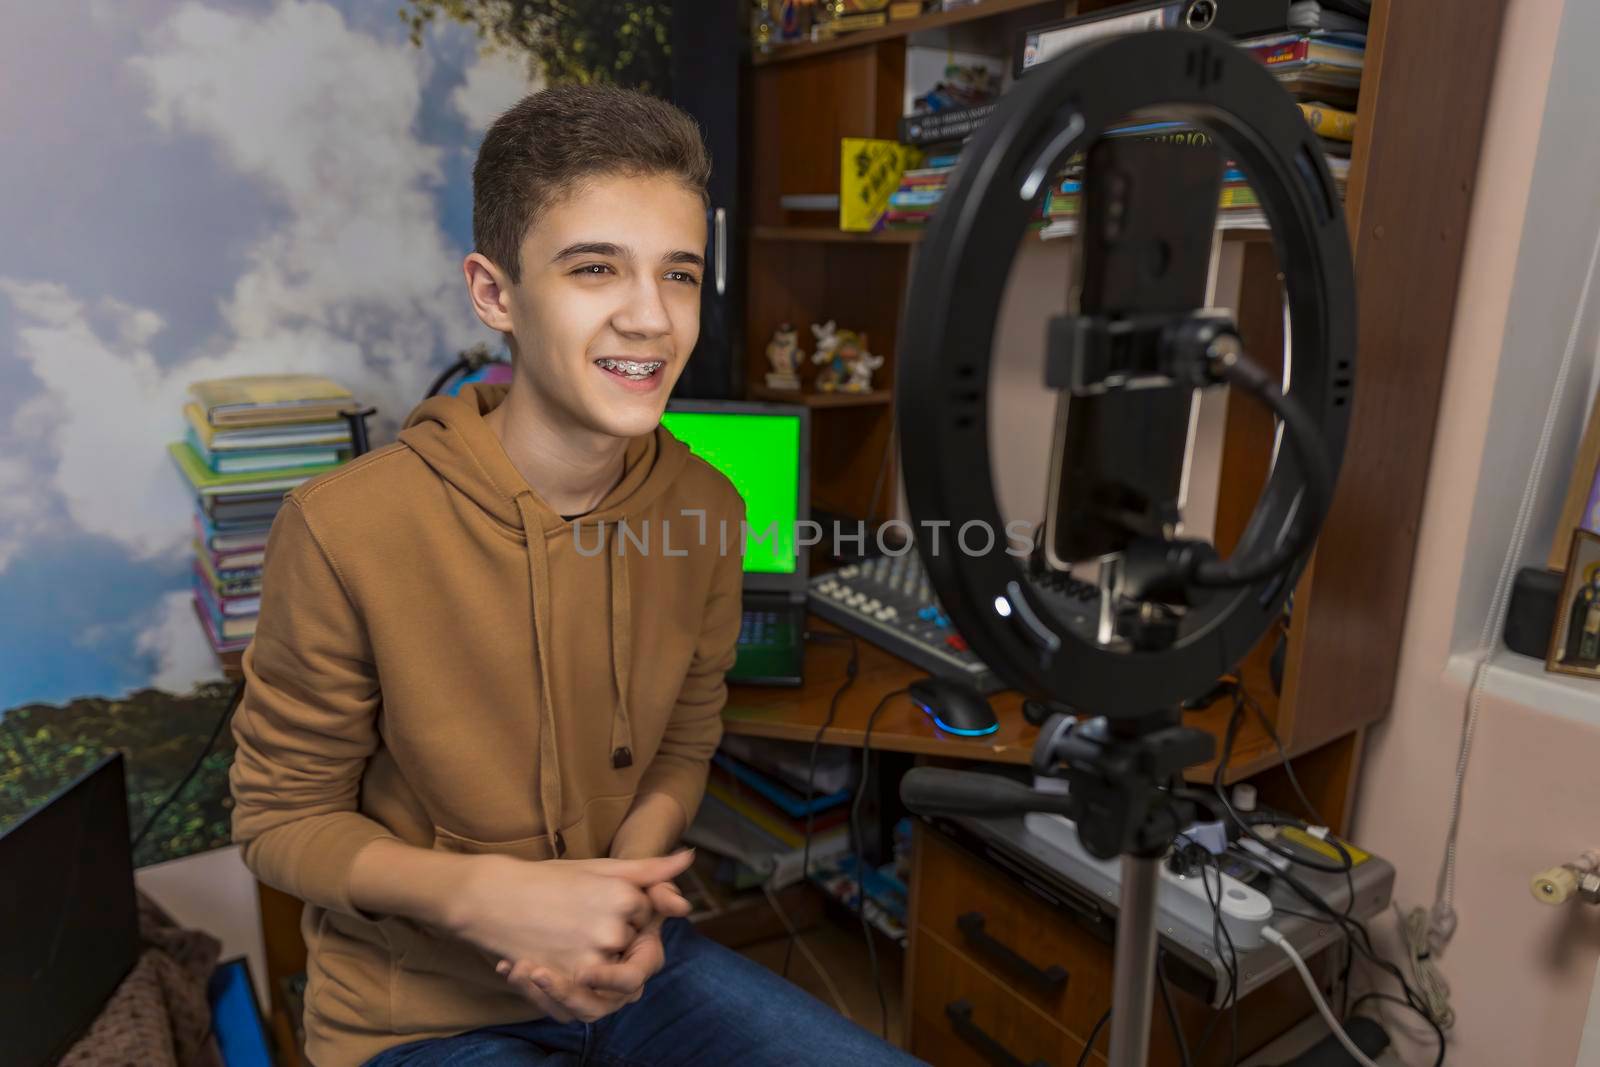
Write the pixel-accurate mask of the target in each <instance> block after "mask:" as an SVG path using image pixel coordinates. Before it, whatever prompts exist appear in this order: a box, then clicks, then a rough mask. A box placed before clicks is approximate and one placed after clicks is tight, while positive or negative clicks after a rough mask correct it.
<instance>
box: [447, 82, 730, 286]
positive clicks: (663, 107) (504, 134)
mask: <svg viewBox="0 0 1600 1067" xmlns="http://www.w3.org/2000/svg"><path fill="white" fill-rule="evenodd" d="M603 174H627V175H632V176H639V177H644V176H647V175H665V176H667V177H671V178H676V179H678V180H679V181H681V182H683V184H684V185H685V186H686V187H687V188H689V189H690V190H691V191H693V192H696V193H699V194H700V196H701V197H702V199H704V198H705V196H706V182H707V181H708V180H709V179H710V177H711V157H710V155H709V154H708V153H707V152H706V146H705V142H704V141H702V140H701V138H700V128H699V127H698V126H696V125H695V121H694V119H692V118H690V117H689V116H688V115H687V114H685V113H684V112H683V111H681V110H679V109H678V108H677V107H674V106H673V105H672V104H669V103H667V102H666V101H665V100H661V99H659V98H657V97H654V96H649V95H647V94H645V93H642V92H638V91H636V90H632V89H621V88H617V87H615V86H609V85H563V86H558V87H555V88H550V89H545V90H543V91H542V92H537V93H532V94H530V95H528V96H525V97H523V98H522V100H521V101H520V102H518V103H517V104H516V105H515V106H514V107H512V108H511V110H509V111H507V112H506V113H505V114H504V115H501V116H500V117H499V118H498V119H496V120H495V122H494V125H493V126H490V127H489V132H488V133H487V134H485V135H484V138H483V145H482V146H481V147H480V148H479V149H478V161H477V163H476V164H475V165H474V166H473V168H472V241H473V244H475V245H476V246H477V250H478V251H479V252H481V253H483V254H484V255H485V256H487V257H488V258H489V260H490V261H491V262H493V263H494V264H495V265H496V266H498V267H499V268H500V269H501V270H503V271H505V272H506V274H507V275H509V276H510V278H511V281H513V282H516V281H518V280H519V279H520V277H521V275H522V263H521V249H522V240H523V238H524V237H526V236H527V233H528V229H529V228H530V227H531V226H532V225H533V224H534V222H535V221H536V220H537V219H538V217H539V215H540V214H541V213H542V212H543V211H545V210H546V209H547V208H548V207H550V205H551V204H553V203H555V202H556V201H558V200H559V199H560V198H561V197H563V196H566V195H568V194H570V193H571V192H573V191H574V189H575V187H577V186H578V185H580V184H581V183H582V182H583V181H584V180H585V179H588V178H594V177H597V176H600V175H603Z"/></svg>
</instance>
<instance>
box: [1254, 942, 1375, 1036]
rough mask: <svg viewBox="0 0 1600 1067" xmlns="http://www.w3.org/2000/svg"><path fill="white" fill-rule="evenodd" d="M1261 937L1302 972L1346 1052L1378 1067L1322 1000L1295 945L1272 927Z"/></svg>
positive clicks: (1307, 985)
mask: <svg viewBox="0 0 1600 1067" xmlns="http://www.w3.org/2000/svg"><path fill="white" fill-rule="evenodd" d="M1261 936H1262V938H1264V939H1265V940H1267V941H1270V942H1271V943H1272V944H1274V945H1277V946H1278V948H1280V949H1282V950H1283V954H1284V955H1285V956H1288V957H1289V962H1290V963H1292V964H1294V969H1295V970H1297V971H1299V972H1300V981H1302V982H1304V983H1305V986H1306V991H1307V992H1308V993H1310V994H1311V999H1312V1000H1313V1001H1315V1002H1316V1005H1317V1010H1318V1011H1319V1012H1321V1013H1322V1018H1323V1019H1324V1020H1326V1021H1327V1023H1328V1029H1330V1030H1332V1031H1333V1036H1334V1037H1336V1038H1338V1039H1339V1044H1341V1045H1343V1046H1344V1050H1345V1051H1346V1052H1348V1053H1350V1055H1351V1056H1352V1057H1353V1058H1354V1059H1355V1061H1356V1062H1357V1063H1359V1064H1361V1067H1378V1065H1377V1064H1376V1063H1374V1062H1372V1060H1370V1059H1369V1058H1367V1054H1366V1053H1364V1052H1362V1051H1361V1049H1360V1047H1359V1046H1357V1045H1356V1043H1355V1042H1354V1041H1352V1040H1350V1035H1349V1034H1347V1033H1345V1032H1344V1027H1343V1026H1342V1025H1341V1024H1340V1022H1339V1020H1338V1019H1337V1018H1335V1017H1334V1014H1333V1009H1332V1008H1330V1007H1328V1002H1327V1001H1326V1000H1324V999H1322V990H1320V989H1318V988H1317V982H1316V979H1314V978H1312V977H1311V972H1310V971H1308V970H1307V969H1306V961H1305V960H1303V959H1301V958H1300V953H1299V952H1297V951H1295V947H1294V946H1293V945H1291V944H1289V940H1288V938H1286V937H1284V936H1283V935H1282V934H1280V933H1278V931H1277V930H1275V929H1273V928H1272V927H1270V926H1264V927H1262V929H1261Z"/></svg>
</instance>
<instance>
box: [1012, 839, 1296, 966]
mask: <svg viewBox="0 0 1600 1067" xmlns="http://www.w3.org/2000/svg"><path fill="white" fill-rule="evenodd" d="M1023 825H1024V826H1025V827H1027V830H1028V832H1029V833H1031V834H1032V835H1033V836H1034V837H1036V838H1038V839H1039V840H1040V841H1041V842H1042V843H1043V844H1045V845H1047V846H1049V847H1050V848H1051V849H1052V850H1053V851H1054V852H1056V853H1057V854H1058V855H1059V857H1060V859H1061V861H1062V862H1061V868H1062V873H1063V874H1064V875H1065V876H1066V877H1067V878H1069V879H1071V880H1072V881H1074V882H1076V883H1078V884H1079V885H1081V886H1084V887H1086V888H1088V889H1090V890H1092V891H1094V892H1096V893H1102V894H1103V893H1106V892H1107V888H1108V887H1118V886H1120V885H1121V884H1122V864H1121V861H1120V860H1116V859H1110V860H1102V859H1097V858H1095V857H1094V856H1091V855H1089V853H1088V851H1086V850H1085V849H1084V847H1083V843H1082V842H1081V841H1079V840H1078V828H1077V826H1076V825H1075V824H1074V823H1073V821H1072V820H1071V819H1069V818H1067V817H1066V816H1064V815H1049V814H1046V813H1044V812H1037V811H1036V812H1029V813H1028V814H1027V815H1025V816H1024V817H1023ZM1218 879H1220V880H1221V881H1220V884H1219V881H1218ZM1208 890H1209V899H1208V896H1207V891H1208ZM1212 900H1220V901H1221V911H1222V925H1223V928H1224V929H1226V930H1227V931H1228V936H1229V937H1230V938H1231V939H1232V940H1233V945H1234V948H1235V949H1237V950H1239V951H1244V950H1245V949H1252V948H1256V947H1257V946H1259V945H1260V944H1261V943H1262V939H1261V930H1262V928H1263V927H1265V926H1266V925H1267V923H1269V922H1271V921H1272V901H1271V900H1269V899H1268V898H1267V896H1266V894H1264V893H1262V892H1260V891H1259V890H1255V889H1251V888H1250V887H1249V886H1247V885H1245V884H1244V883H1243V882H1241V881H1239V880H1238V879H1237V878H1234V877H1233V876H1232V875H1228V874H1222V873H1221V872H1219V871H1217V870H1216V869H1214V868H1211V867H1206V868H1203V869H1202V872H1201V875H1200V876H1197V877H1184V876H1182V875H1177V874H1173V873H1172V872H1171V871H1169V870H1168V869H1167V868H1166V867H1165V866H1162V868H1161V886H1160V888H1159V889H1158V890H1157V892H1156V905H1157V907H1158V908H1159V909H1160V915H1159V917H1158V919H1157V925H1158V926H1167V925H1170V924H1172V923H1182V924H1183V925H1184V926H1186V927H1188V928H1189V929H1190V930H1191V931H1193V932H1194V933H1196V934H1198V935H1199V936H1200V937H1201V939H1202V940H1205V941H1209V940H1210V938H1211V931H1212V926H1213V925H1214V920H1215V916H1214V914H1213V910H1212V907H1211V901H1212Z"/></svg>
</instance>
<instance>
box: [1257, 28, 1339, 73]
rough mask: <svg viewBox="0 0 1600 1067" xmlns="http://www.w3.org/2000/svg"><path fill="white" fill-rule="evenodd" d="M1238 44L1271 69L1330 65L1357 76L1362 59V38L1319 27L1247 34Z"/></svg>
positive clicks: (1328, 66) (1327, 66) (1325, 66)
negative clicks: (1247, 36) (1352, 72)
mask: <svg viewBox="0 0 1600 1067" xmlns="http://www.w3.org/2000/svg"><path fill="white" fill-rule="evenodd" d="M1239 46H1240V47H1241V48H1243V49H1244V50H1245V51H1247V52H1249V53H1250V54H1252V55H1253V56H1255V57H1256V58H1257V59H1258V60H1260V61H1261V62H1262V63H1264V64H1266V66H1267V69H1268V70H1274V71H1276V70H1300V69H1321V68H1334V69H1340V70H1347V71H1355V72H1356V73H1357V75H1358V77H1359V74H1360V71H1361V68H1362V66H1363V65H1364V63H1365V60H1366V39H1365V38H1363V37H1360V36H1358V35H1356V34H1348V33H1326V32H1323V31H1321V30H1313V31H1311V32H1310V33H1282V34H1274V35H1271V36H1267V37H1250V38H1247V39H1245V40H1243V41H1240V42H1239Z"/></svg>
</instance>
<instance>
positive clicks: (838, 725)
mask: <svg viewBox="0 0 1600 1067" xmlns="http://www.w3.org/2000/svg"><path fill="white" fill-rule="evenodd" d="M806 626H807V627H808V628H809V629H811V630H813V631H822V632H827V633H842V632H843V631H841V630H840V629H839V628H838V627H836V626H834V625H833V624H832V623H829V622H826V621H824V620H823V619H821V618H819V617H818V616H816V615H808V616H807V620H806ZM856 647H857V648H858V649H859V650H860V657H861V662H860V669H859V671H858V672H857V674H856V680H855V684H853V685H851V686H850V688H849V689H847V690H846V691H845V693H844V696H842V697H840V699H839V710H838V713H837V714H836V715H835V716H834V722H833V725H832V726H830V727H828V729H827V731H826V732H825V733H824V734H823V735H822V742H823V744H828V745H850V746H852V747H860V745H861V743H862V740H863V739H864V738H865V735H866V729H867V718H868V717H869V716H870V715H871V714H872V709H873V708H875V707H877V706H878V701H879V700H881V699H882V698H883V697H884V696H885V695H886V694H888V693H892V692H894V691H895V690H896V689H904V688H905V687H906V686H908V685H910V684H911V683H912V682H914V681H916V680H917V679H918V678H924V677H926V676H927V674H928V672H927V671H925V670H923V669H921V668H920V667H914V666H912V665H911V664H910V663H907V662H906V661H905V660H903V659H901V658H899V657H898V656H895V655H892V654H890V653H888V652H885V651H884V650H883V649H881V648H879V647H877V646H876V645H874V644H871V643H870V642H867V641H864V640H862V639H860V638H857V639H856ZM849 662H850V646H848V645H846V644H843V643H841V642H837V641H826V642H823V641H816V642H812V643H810V644H809V645H808V646H807V647H806V664H805V679H806V681H805V684H804V685H802V686H800V687H798V688H793V689H780V688H769V687H764V686H762V687H758V686H748V685H730V686H729V687H728V706H727V707H726V708H725V709H724V710H723V712H722V722H723V728H724V730H725V731H726V732H727V733H730V734H745V735H747V736H750V737H773V738H778V739H780V740H783V741H805V742H808V743H809V742H810V741H812V740H813V739H814V738H815V737H816V736H817V727H819V726H821V725H822V723H823V721H824V720H826V719H827V717H828V705H829V703H830V702H831V701H832V700H833V694H834V693H835V692H836V691H837V690H838V688H839V686H840V685H841V684H843V683H844V680H845V665H846V664H847V663H849ZM989 702H990V704H992V705H993V706H994V709H995V717H996V718H998V719H999V720H1000V729H999V730H997V731H996V732H994V733H992V734H990V735H989V736H987V737H955V736H953V735H951V734H947V733H945V732H944V731H943V730H940V729H939V728H938V727H936V726H934V725H933V723H932V722H931V721H930V720H929V719H928V716H927V714H926V713H924V712H923V711H922V710H921V709H919V708H918V707H917V706H916V705H915V704H913V703H912V702H911V698H910V697H907V696H905V695H901V696H897V697H894V698H892V699H891V700H890V701H889V703H888V705H887V706H885V707H884V709H883V711H882V712H880V713H879V715H878V721H877V722H876V723H874V724H873V727H872V737H871V739H870V741H871V747H872V749H873V750H874V751H879V752H910V753H915V754H916V755H919V756H937V757H942V758H946V759H956V760H986V761H989V762H993V763H1022V764H1026V763H1027V762H1028V760H1029V758H1030V757H1031V756H1032V754H1033V741H1034V738H1035V737H1037V736H1038V734H1039V730H1038V728H1037V727H1034V726H1030V725H1028V723H1027V721H1026V720H1025V719H1023V717H1022V694H1021V693H1018V692H1016V691H1015V690H1006V691H1004V692H1001V693H997V694H995V695H994V696H992V697H990V698H989Z"/></svg>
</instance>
